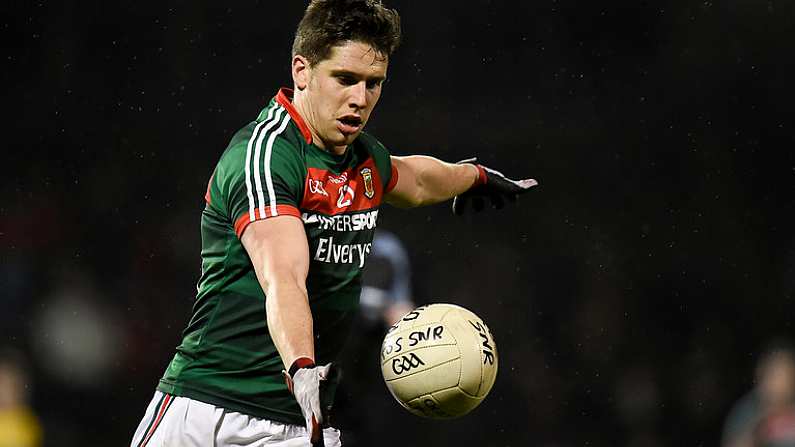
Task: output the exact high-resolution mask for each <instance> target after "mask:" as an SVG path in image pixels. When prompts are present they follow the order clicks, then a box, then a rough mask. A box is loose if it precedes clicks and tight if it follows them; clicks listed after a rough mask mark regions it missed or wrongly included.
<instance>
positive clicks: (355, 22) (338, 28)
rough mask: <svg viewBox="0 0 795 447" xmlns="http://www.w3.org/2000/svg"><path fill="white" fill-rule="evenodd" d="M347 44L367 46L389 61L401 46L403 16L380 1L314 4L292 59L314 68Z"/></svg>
mask: <svg viewBox="0 0 795 447" xmlns="http://www.w3.org/2000/svg"><path fill="white" fill-rule="evenodd" d="M346 41H356V42H362V43H366V44H368V45H370V46H371V47H373V49H375V50H376V51H377V52H378V53H380V54H381V55H383V56H385V57H389V56H391V55H392V53H393V52H394V51H395V49H396V48H397V47H398V45H399V44H400V16H399V15H398V13H397V11H395V10H394V9H389V8H387V7H385V6H384V5H383V4H382V3H381V1H380V0H312V1H311V2H310V3H309V6H307V8H306V12H304V17H303V18H302V19H301V22H300V23H299V24H298V29H297V30H296V32H295V40H293V56H295V55H297V54H300V55H301V56H304V57H306V58H307V60H308V61H309V64H310V65H315V64H317V63H319V62H322V61H323V60H325V59H328V58H329V56H330V54H331V49H332V48H333V47H334V46H336V45H339V44H341V43H344V42H346Z"/></svg>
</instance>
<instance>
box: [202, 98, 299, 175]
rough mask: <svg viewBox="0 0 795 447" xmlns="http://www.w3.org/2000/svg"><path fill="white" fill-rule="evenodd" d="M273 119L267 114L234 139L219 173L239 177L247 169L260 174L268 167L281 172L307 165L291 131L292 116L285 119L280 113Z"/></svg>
mask: <svg viewBox="0 0 795 447" xmlns="http://www.w3.org/2000/svg"><path fill="white" fill-rule="evenodd" d="M278 108H281V107H277V108H276V109H278ZM269 116H270V115H265V112H263V114H261V115H260V119H258V120H257V121H253V122H251V123H249V124H248V125H246V126H245V127H243V128H242V129H240V130H239V131H238V132H237V133H236V134H235V135H234V136H233V137H232V139H231V141H230V142H229V145H228V146H227V148H226V150H225V151H224V153H223V155H222V156H221V159H220V160H219V162H218V169H217V171H218V172H217V174H219V175H225V176H230V177H238V176H241V175H243V174H244V173H245V172H246V170H249V171H254V170H257V171H259V170H261V169H264V168H265V166H266V165H267V166H268V169H274V168H275V169H280V168H281V167H282V166H284V167H287V166H289V167H298V166H302V165H303V164H304V163H303V159H304V148H303V145H302V144H301V142H300V140H299V139H298V138H296V136H295V135H294V132H290V131H287V130H288V129H287V127H288V126H287V124H288V123H289V120H290V118H289V115H287V114H284V116H282V115H281V114H279V113H278V111H277V112H276V113H275V114H274V116H272V117H271V119H268V117H269ZM277 118H278V119H277Z"/></svg>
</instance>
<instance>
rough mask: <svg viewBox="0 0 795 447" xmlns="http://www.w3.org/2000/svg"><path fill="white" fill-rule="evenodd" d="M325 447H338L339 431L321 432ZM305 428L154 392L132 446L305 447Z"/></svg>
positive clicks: (307, 436) (326, 430)
mask: <svg viewBox="0 0 795 447" xmlns="http://www.w3.org/2000/svg"><path fill="white" fill-rule="evenodd" d="M323 440H324V442H325V445H326V447H340V446H342V442H341V441H340V431H339V430H337V429H335V428H326V429H324V430H323ZM309 445H310V443H309V435H308V434H307V431H306V427H302V426H299V425H289V424H282V423H279V422H274V421H269V420H267V419H258V418H255V417H252V416H248V415H246V414H243V413H236V412H234V411H229V410H225V409H223V408H220V407H216V406H215V405H211V404H206V403H204V402H199V401H197V400H193V399H189V398H187V397H177V396H172V395H170V394H164V393H162V392H160V391H156V392H155V396H154V397H153V398H152V401H151V402H150V403H149V406H148V407H147V408H146V414H144V418H143V419H142V420H141V423H140V424H139V425H138V429H137V430H135V436H133V440H132V443H131V444H130V446H131V447H144V446H146V447H183V446H184V447H194V446H195V447H206V446H217V447H259V446H277V447H306V446H309Z"/></svg>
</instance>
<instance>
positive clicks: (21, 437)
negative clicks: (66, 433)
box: [0, 351, 42, 447]
mask: <svg viewBox="0 0 795 447" xmlns="http://www.w3.org/2000/svg"><path fill="white" fill-rule="evenodd" d="M30 388H31V387H30V383H29V380H28V375H27V373H26V371H25V368H24V366H23V362H22V360H21V357H20V356H19V354H17V353H16V352H14V351H3V352H0V447H34V446H39V445H41V438H42V434H41V426H40V425H39V420H38V418H37V417H36V415H35V414H34V413H33V411H32V410H31V409H30V408H29V407H28V394H29V392H30Z"/></svg>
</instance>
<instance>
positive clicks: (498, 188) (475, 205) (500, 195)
mask: <svg viewBox="0 0 795 447" xmlns="http://www.w3.org/2000/svg"><path fill="white" fill-rule="evenodd" d="M476 161H477V158H470V159H467V160H461V161H459V162H458V164H464V163H470V164H472V165H473V166H475V167H476V168H478V171H479V173H480V175H479V176H478V179H477V181H475V184H474V185H472V187H471V188H469V190H468V191H466V192H465V193H463V194H460V195H458V196H455V198H453V214H456V215H459V216H460V215H462V214H464V212H466V208H467V203H468V202H469V201H470V200H471V201H472V209H473V210H474V211H475V212H478V211H480V210H482V209H483V207H484V201H483V199H484V198H488V199H489V200H490V201H491V205H492V206H493V207H494V208H497V209H500V208H502V207H503V206H505V200H506V199H507V200H508V201H509V202H515V201H516V196H518V195H519V194H524V193H526V192H527V191H528V190H530V188H532V187H533V186H536V185H538V182H537V181H535V180H533V179H531V178H529V179H524V180H511V179H509V178H508V177H506V176H505V175H503V174H502V173H501V172H499V171H495V170H494V169H490V168H487V167H485V166H483V165H479V164H477V163H475V162H476Z"/></svg>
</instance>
